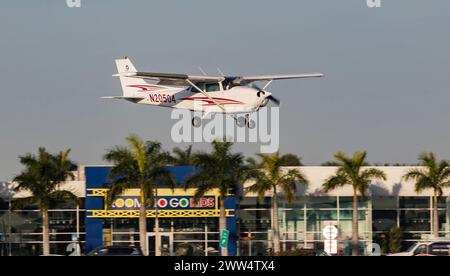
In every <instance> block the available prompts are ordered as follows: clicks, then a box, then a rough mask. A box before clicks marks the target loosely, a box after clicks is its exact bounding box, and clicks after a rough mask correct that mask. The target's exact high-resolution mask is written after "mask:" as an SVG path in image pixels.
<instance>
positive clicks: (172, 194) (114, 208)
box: [87, 188, 234, 218]
mask: <svg viewBox="0 0 450 276" xmlns="http://www.w3.org/2000/svg"><path fill="white" fill-rule="evenodd" d="M108 191H109V190H108V189H89V190H88V194H87V196H88V197H102V198H103V202H104V203H103V205H104V209H103V210H87V212H88V215H87V217H88V218H138V217H139V208H140V189H128V190H126V191H125V192H124V193H122V194H121V195H120V196H118V197H116V198H115V199H114V200H113V202H112V204H111V205H110V206H108V205H107V204H106V202H107V200H106V198H107V195H108ZM195 192H196V189H169V188H160V189H158V191H157V197H156V202H155V207H154V208H152V209H150V210H147V211H146V212H147V217H149V218H151V217H155V215H156V210H158V211H157V212H158V217H163V218H198V217H219V216H220V210H219V201H218V199H219V195H220V193H219V190H218V189H214V190H211V191H210V192H208V193H206V194H205V195H204V196H203V197H202V198H200V199H194V195H195ZM147 209H148V208H147ZM225 212H226V216H227V217H233V216H234V210H233V209H227V210H226V211H225Z"/></svg>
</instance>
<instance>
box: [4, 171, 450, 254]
mask: <svg viewBox="0 0 450 276" xmlns="http://www.w3.org/2000/svg"><path fill="white" fill-rule="evenodd" d="M377 168H378V169H381V170H383V171H384V172H385V173H386V175H387V180H386V181H383V182H380V183H372V184H371V185H370V191H369V193H368V194H367V196H366V197H365V198H364V199H360V201H359V209H358V219H359V235H360V240H361V251H362V253H364V252H365V248H366V246H367V245H368V244H371V243H374V242H376V243H379V244H380V245H382V242H383V237H385V236H386V234H387V232H388V231H389V230H390V229H392V228H393V227H400V229H401V231H402V240H403V246H405V247H406V246H408V245H409V244H411V243H414V242H416V241H419V240H421V239H422V238H423V237H424V236H425V235H429V234H430V233H431V227H432V219H433V216H432V191H424V192H423V193H421V194H417V193H416V192H415V191H414V184H413V183H410V182H405V181H403V179H402V176H403V175H404V174H405V173H406V172H407V171H408V170H410V169H411V168H412V167H377ZM109 169H110V167H106V166H86V167H80V169H79V171H78V172H77V174H76V175H77V178H76V180H75V181H70V182H68V183H66V184H64V185H63V188H64V189H69V190H71V191H72V192H75V193H76V194H77V195H78V196H79V197H80V199H81V200H80V203H79V204H73V203H67V202H54V203H53V204H52V206H51V210H50V228H51V231H50V240H51V252H52V254H61V255H67V254H69V252H67V249H68V247H69V245H71V244H73V243H74V242H79V243H80V245H81V248H82V251H83V252H88V251H90V250H92V249H94V248H95V247H96V246H100V245H109V244H123V245H124V244H135V245H137V244H138V241H139V234H138V231H137V229H138V225H137V224H138V219H137V217H136V215H137V211H136V207H137V206H138V204H139V202H138V200H137V199H136V195H137V194H138V191H136V190H134V191H133V190H130V191H127V193H126V194H124V195H123V196H121V197H119V198H117V199H116V200H115V201H114V202H113V204H112V205H108V204H106V203H105V202H106V201H105V192H106V189H107V188H108V183H109V181H108V173H109ZM168 169H170V170H171V171H172V172H173V174H174V175H175V176H176V179H177V183H178V185H179V186H178V187H176V189H174V190H172V189H169V188H168V187H166V186H164V184H162V185H161V188H160V189H159V190H158V204H157V205H156V206H155V209H157V210H158V217H159V219H160V232H161V235H160V239H161V240H160V244H161V249H162V253H163V255H209V256H211V255H217V254H219V251H220V249H219V237H220V235H219V230H218V213H217V211H218V201H217V192H216V191H211V193H209V194H207V195H205V197H204V198H203V199H202V201H201V202H197V203H195V202H194V201H192V195H193V191H192V190H185V189H184V188H182V184H183V181H184V179H185V178H186V177H187V176H188V175H189V174H190V173H192V168H189V167H171V168H168ZM296 169H299V170H301V171H302V172H303V173H304V174H305V175H306V177H307V178H308V180H309V183H308V185H307V186H298V187H297V197H296V200H295V201H294V202H292V203H287V202H286V201H285V200H284V197H283V195H282V194H280V195H279V197H280V201H279V216H278V217H279V224H280V233H281V243H282V249H283V250H290V249H296V248H314V249H322V248H323V246H324V237H323V233H322V230H323V228H324V227H325V226H326V225H330V224H332V225H335V226H336V228H337V229H338V230H339V232H338V237H337V241H338V249H339V252H340V253H341V254H348V253H349V250H350V246H349V244H350V240H351V234H352V233H351V230H352V194H353V192H352V190H351V187H342V188H340V189H337V190H335V191H332V192H329V193H324V192H323V191H322V183H323V182H324V180H325V179H326V178H328V177H329V176H330V175H332V174H333V173H334V172H335V171H336V168H335V167H297V168H296ZM250 184H251V183H246V184H244V185H243V186H246V185H250ZM12 186H14V184H11V183H3V184H2V185H1V188H0V191H1V194H2V198H3V200H2V201H0V255H40V254H42V219H41V214H40V212H39V211H38V210H36V207H35V206H28V207H27V208H23V209H21V210H17V209H12V208H11V204H9V203H10V201H14V198H19V197H26V196H28V195H27V193H26V192H20V193H12V194H10V195H8V193H7V192H6V191H10V190H11V189H10V188H11V187H12ZM449 195H450V190H445V191H444V195H443V196H442V197H441V198H440V199H439V234H440V236H441V237H448V238H449V239H450V207H449V204H450V202H449ZM271 198H272V195H271V194H269V193H268V194H267V195H266V196H265V197H264V198H262V199H260V198H258V197H257V196H256V195H254V194H243V193H242V190H241V191H237V193H236V195H229V196H228V197H227V201H226V209H227V225H228V227H229V230H230V232H231V235H230V240H229V244H228V246H229V249H230V253H231V254H232V255H242V256H248V255H252V256H260V255H268V254H271V252H272V245H271V240H272V231H271V223H272V215H271V213H272V212H271V207H272V206H271ZM155 211H156V210H149V211H148V214H147V216H148V231H149V232H148V241H149V252H148V253H149V254H150V255H151V254H153V253H154V246H152V245H154V239H155V235H154V216H155Z"/></svg>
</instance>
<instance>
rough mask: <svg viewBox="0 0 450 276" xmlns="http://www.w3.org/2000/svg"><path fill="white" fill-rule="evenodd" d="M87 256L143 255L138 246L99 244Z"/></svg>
mask: <svg viewBox="0 0 450 276" xmlns="http://www.w3.org/2000/svg"><path fill="white" fill-rule="evenodd" d="M87 256H144V254H142V250H141V248H140V247H139V246H117V245H114V246H101V247H97V248H96V249H94V250H92V251H91V252H89V254H87Z"/></svg>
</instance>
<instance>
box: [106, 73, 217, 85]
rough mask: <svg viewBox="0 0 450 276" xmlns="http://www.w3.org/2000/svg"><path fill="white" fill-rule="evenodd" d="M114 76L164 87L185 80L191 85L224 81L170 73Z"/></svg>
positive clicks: (215, 78) (209, 77)
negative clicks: (151, 81)
mask: <svg viewBox="0 0 450 276" xmlns="http://www.w3.org/2000/svg"><path fill="white" fill-rule="evenodd" d="M114 76H122V77H130V78H138V79H148V80H155V81H159V84H164V85H183V84H186V83H187V80H189V81H191V82H193V83H200V82H203V83H215V82H220V81H223V80H225V78H224V77H212V76H192V75H185V74H170V73H150V72H130V73H122V74H117V75H114Z"/></svg>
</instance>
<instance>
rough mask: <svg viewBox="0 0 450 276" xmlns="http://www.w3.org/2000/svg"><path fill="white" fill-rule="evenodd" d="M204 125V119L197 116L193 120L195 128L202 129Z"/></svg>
mask: <svg viewBox="0 0 450 276" xmlns="http://www.w3.org/2000/svg"><path fill="white" fill-rule="evenodd" d="M201 125H202V118H200V117H197V116H195V117H194V118H192V126H193V127H196V128H197V127H200V126H201Z"/></svg>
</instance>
